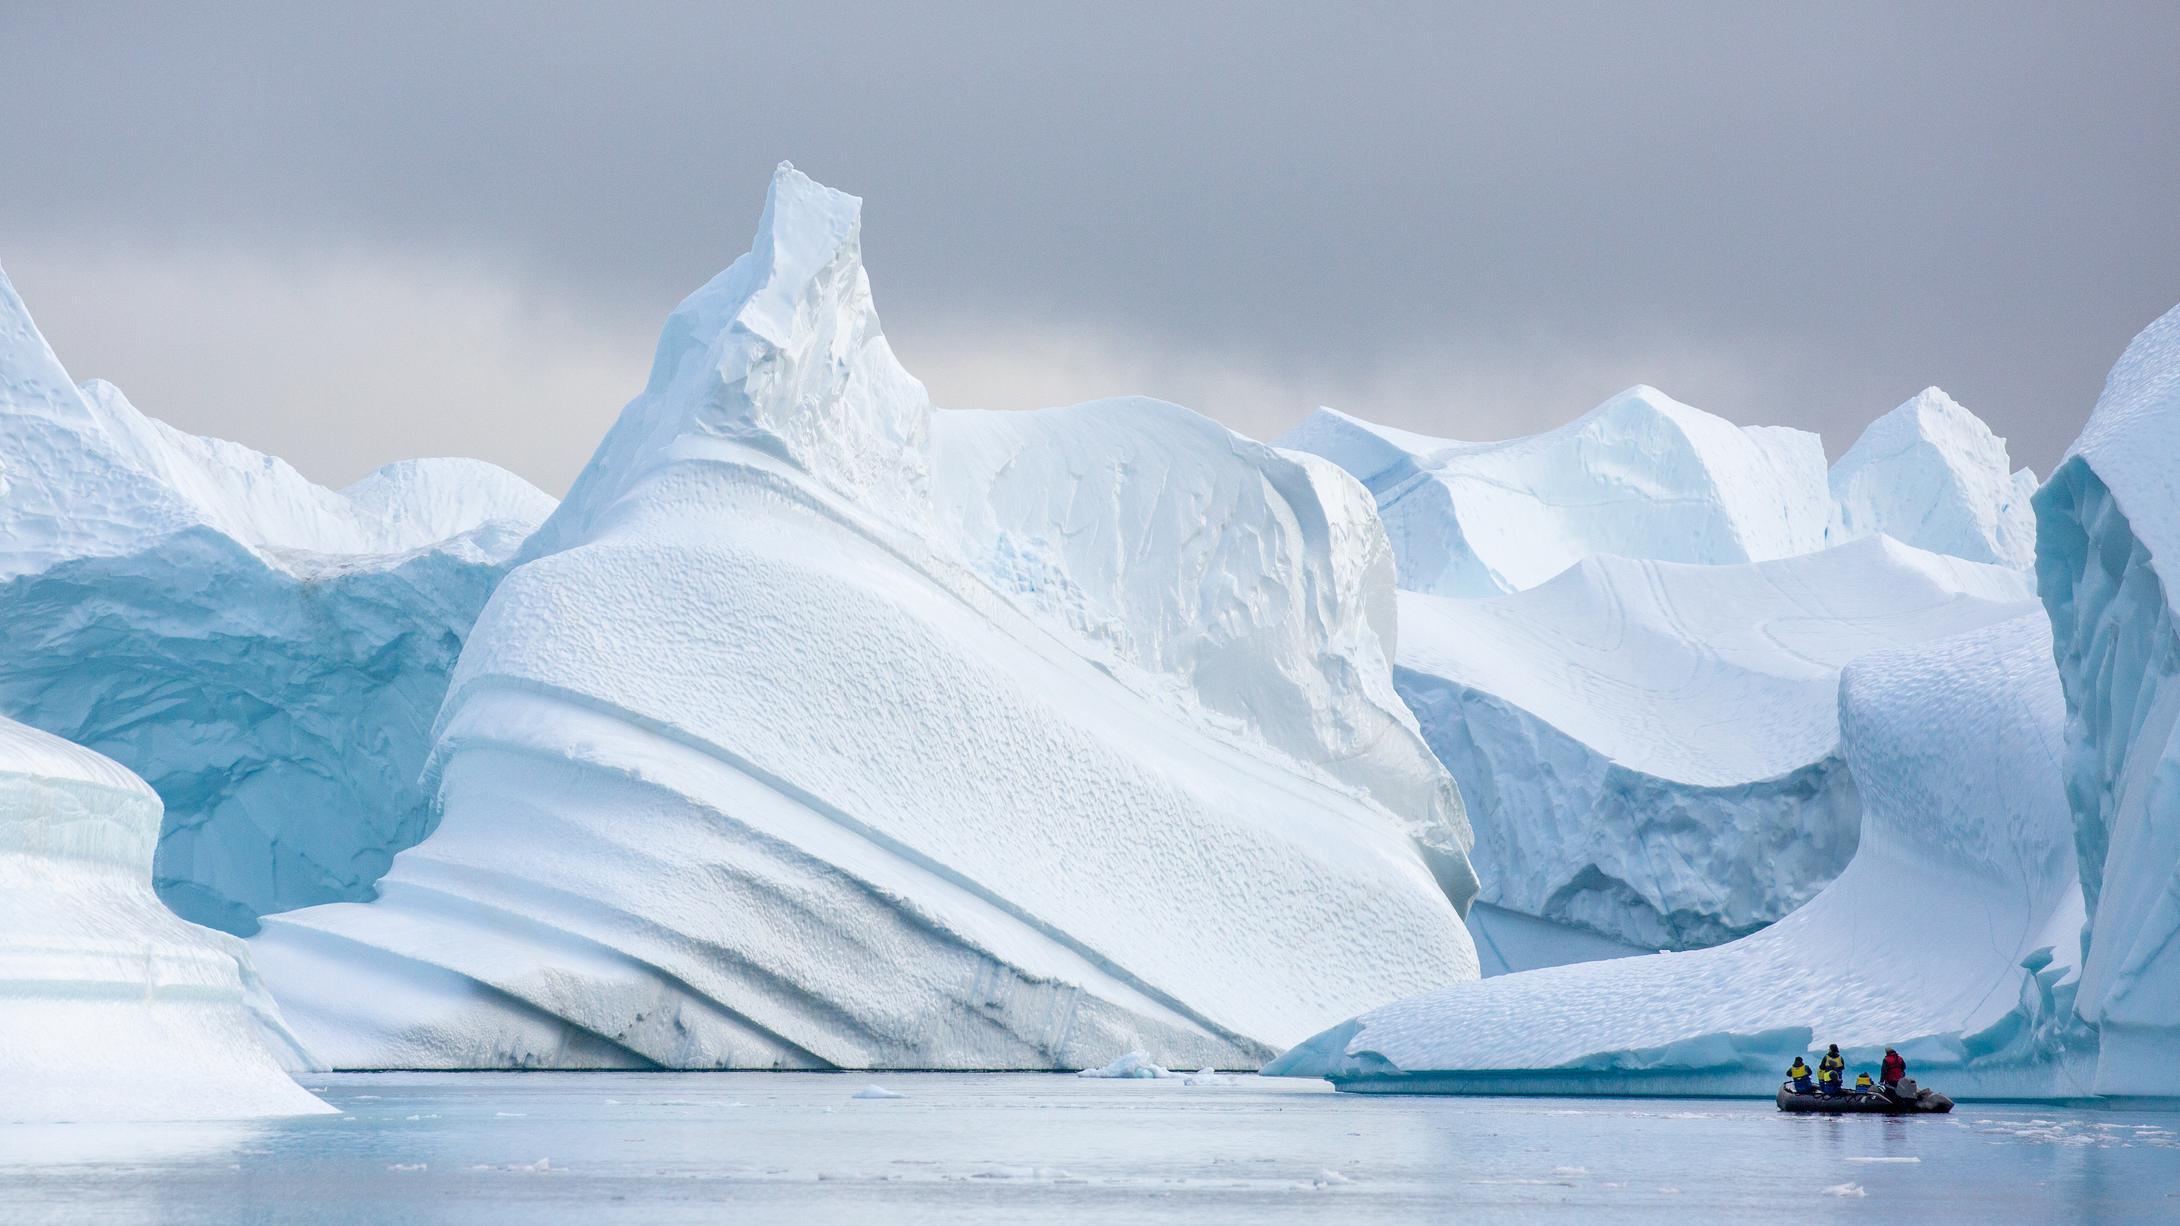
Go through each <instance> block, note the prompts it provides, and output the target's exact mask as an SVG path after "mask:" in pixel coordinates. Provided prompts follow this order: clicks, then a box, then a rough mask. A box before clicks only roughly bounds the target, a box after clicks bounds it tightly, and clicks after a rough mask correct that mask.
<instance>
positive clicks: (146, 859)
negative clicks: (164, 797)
mask: <svg viewBox="0 0 2180 1226" xmlns="http://www.w3.org/2000/svg"><path fill="white" fill-rule="evenodd" d="M159 822H160V807H159V798H158V796H157V795H156V794H154V793H153V792H152V790H151V788H150V787H148V786H146V785H145V783H144V782H143V781H142V780H140V779H138V778H137V777H136V776H134V775H132V774H130V773H129V772H128V771H127V770H125V769H123V768H122V767H121V766H119V765H118V764H116V763H114V762H113V761H111V760H109V759H107V758H103V757H101V756H99V755H98V754H95V753H92V752H91V751H89V750H87V749H84V748H82V747H81V746H77V745H71V744H69V743H68V742H66V741H63V740H61V739H59V738H58V737H53V736H48V735H46V734H45V733H42V732H39V731H37V730H36V729H33V728H28V727H25V726H23V725H21V724H18V723H15V722H13V721H11V720H0V996H4V997H5V999H6V1002H7V1003H6V1006H5V1007H4V1008H0V1051H4V1052H5V1053H6V1059H5V1060H0V1122H24V1121H29V1122H45V1121H55V1120H87V1121H114V1120H123V1121H135V1120H199V1119H251V1118H257V1117H263V1116H282V1115H308V1114H314V1113H320V1112H327V1111H330V1110H331V1108H329V1107H327V1106H325V1105H324V1104H323V1103H320V1102H319V1101H318V1100H317V1099H315V1098H313V1097H312V1096H311V1095H310V1094H308V1093H306V1092H305V1091H304V1090H303V1089H302V1087H300V1086H298V1085H296V1084H295V1082H294V1081H292V1080H291V1079H290V1078H289V1077H288V1075H287V1074H286V1073H285V1072H283V1071H282V1060H283V1059H284V1060H286V1061H288V1062H290V1063H293V1062H296V1061H298V1060H299V1059H300V1052H299V1050H298V1049H296V1048H295V1047H294V1046H293V1042H292V1039H291V1038H287V1037H286V1032H285V1030H284V1028H283V1027H282V1025H281V1022H280V1019H279V1016H278V1013H277V1012H276V1011H275V1010H274V1009H273V1008H272V1006H271V1003H270V1001H269V999H268V998H267V997H266V996H265V994H264V992H263V990H262V988H261V987H260V986H259V985H258V983H257V980H256V978H255V976H254V975H253V974H252V972H251V970H250V962H249V954H248V950H247V949H246V948H245V947H244V946H243V944H242V942H241V941H239V940H237V939H236V938H234V937H231V936H228V935H226V934H225V933H219V932H213V931H210V930H208V929H204V928H199V927H197V926H196V925H194V924H190V923H187V922H185V921H183V920H181V919H178V918H176V917H175V916H174V914H173V913H172V912H170V911H168V910H167V909H166V908H165V907H164V906H161V905H160V903H159V900H158V899H157V898H156V897H154V896H153V894H152V892H151V860H152V849H153V844H154V842H155V841H156V840H157V838H158V835H159ZM268 1038H270V1039H272V1040H273V1041H274V1042H277V1043H279V1047H278V1048H277V1049H275V1048H274V1047H272V1046H268V1042H267V1040H268Z"/></svg>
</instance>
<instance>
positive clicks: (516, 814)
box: [253, 166, 1476, 1068]
mask: <svg viewBox="0 0 2180 1226" xmlns="http://www.w3.org/2000/svg"><path fill="white" fill-rule="evenodd" d="M1391 557H1392V554H1391V546H1390V544H1389V542H1388V541H1387V540H1386V538H1385V536H1384V534H1383V531H1382V529H1381V528H1379V526H1378V525H1377V522H1376V520H1375V517H1374V516H1373V515H1372V514H1371V513H1370V500H1369V498H1368V496H1367V494H1365V492H1364V491H1362V490H1361V489H1360V488H1359V487H1357V486H1356V485H1355V484H1354V482H1353V481H1352V480H1351V479H1349V478H1348V477H1346V476H1345V475H1344V474H1342V473H1340V472H1338V471H1337V470H1335V469H1334V468H1333V467H1332V466H1330V465H1327V464H1323V463H1320V462H1316V461H1312V460H1309V459H1307V458H1303V457H1296V456H1292V455H1289V454H1285V453H1282V452H1280V451H1277V450H1275V449H1273V448H1270V447H1266V446H1263V445H1260V444H1256V443H1252V442H1250V441H1248V440H1245V439H1242V438H1240V437H1238V436H1235V435H1233V434H1231V433H1229V432H1227V431H1225V430H1223V429H1220V428H1218V427H1217V426H1214V425H1212V424H1211V423H1209V422H1207V421H1205V420H1204V419H1202V418H1200V417H1198V416H1196V415H1194V414H1192V413H1189V412H1187V411H1186V410H1183V409H1179V408H1176V407H1174V406H1172V405H1166V404H1162V403H1158V402H1154V401H1147V400H1118V401H1105V402H1098V403H1094V404H1088V405H1082V406H1077V407H1075V408H1070V409H1054V410H1047V411H1043V412H1037V413H1023V414H991V413H963V412H946V411H941V410H938V409H935V408H934V407H933V406H932V405H931V404H930V402H929V400H928V398H927V397H926V395H925V393H924V389H923V388H922V387H921V385H919V384H918V383H917V382H916V381H915V380H914V379H912V378H910V377H909V376H908V375H907V373H906V372H904V371H903V370H902V369H901V367H900V365H899V364H898V363H897V362H896V360H895V359H894V356H893V354H892V351H891V349H890V347H889V346H888V345H887V343H886V340H885V337H884V335H883V334H882V332H881V330H880V328H879V324H878V319H877V315H876V313H875V311H874V310H873V308H872V304H871V298H870V286H869V282H868V280H867V278H866V276H865V273H864V270H863V265H862V259H861V221H860V202H859V201H857V200H856V199H854V198H853V197H850V196H845V195H842V194H840V193H837V192H833V191H830V190H828V189H826V188H824V187H822V186H819V185H818V184H816V183H814V182H812V181H811V180H809V179H808V178H806V177H805V176H803V175H801V174H799V173H797V172H795V171H794V170H793V169H792V168H789V167H784V166H783V167H782V168H781V170H780V172H779V174H778V175H777V176H776V177H775V178H774V180H773V183H772V188H771V192H770V194H769V196H768V198H767V202H766V205H765V210H764V214H763V218H762V220H761V221H760V223H759V226H758V232H757V237H756V241H755V243H754V244H753V247H752V249H751V251H750V252H749V254H747V255H745V256H743V257H742V258H741V259H739V260H737V261H736V262H735V263H734V265H733V266H732V267H730V268H729V269H727V270H726V271H725V272H724V273H722V274H720V275H719V276H718V277H717V278H715V279H714V280H713V281H712V282H711V283H709V284H708V285H706V286H704V287H703V288H702V289H700V290H698V291H697V292H696V293H694V294H692V295H691V296H690V297H689V298H688V299H687V300H686V301H685V302H684V303H683V304H682V305H681V307H680V308H679V309H677V310H676V311H675V312H674V314H673V316H672V317H671V318H670V319H669V321H668V322H667V325H666V327H665V330H664V332H663V334H662V336H661V339H660V343H659V348H658V353H657V357H656V360H655V361H654V363H653V368H652V372H651V376H650V380H649V383H648V385H647V387H646V388H645V390H644V392H643V393H642V394H641V395H640V396H638V397H637V398H636V399H635V400H634V401H633V402H631V403H630V404H629V405H628V407H627V408H626V409H625V410H623V412H622V414H621V417H620V419H619V420H618V422H617V423H616V424H615V425H614V427H613V429H612V430H611V432H610V433H609V434H608V435H607V437H606V439H605V440H604V442H603V443H602V444H601V445H600V447H599V449H598V451H597V453H596V455H595V456H594V457H593V459H592V462H591V463H590V465H589V466H588V467H587V468H586V469H585V471H584V472H583V474H582V475H581V477H579V478H578V480H577V482H576V483H575V486H574V488H573V489H572V490H571V491H570V492H569V495H568V498H567V500H566V502H565V503H564V504H563V505H562V507H561V508H560V509H559V511H558V512H557V513H556V514H555V515H554V516H553V517H552V519H551V520H550V521H549V522H548V523H547V524H546V525H545V526H544V527H543V528H542V529H541V530H540V532H539V533H538V534H537V536H536V537H534V538H533V539H532V541H531V542H530V544H529V545H528V546H527V547H526V548H525V550H524V553H523V562H522V564H521V565H520V566H519V567H518V568H517V569H515V570H514V571H513V572H512V573H511V574H510V575H508V577H507V578H506V580H505V581H504V582H503V583H502V584H501V585H500V586H499V588H498V589H497V591H496V592H495V593H494V595H493V597H492V599H491V602H490V604H489V605H488V607H487V608H486V610H485V612H484V614H483V616H482V617H481V618H480V619H479V621H478V623H477V626H476V629H475V631H474V633H473V634H472V635H471V636H470V638H469V641H468V643H467V645H466V647H465V648H464V650H463V652H462V656H461V661H460V664H459V666H458V667H457V669H456V673H455V677H454V680H453V683H452V686H451V688H450V690H449V692H448V696H447V700H446V704H445V706H444V709H443V710H442V711H441V713H440V716H439V719H438V728H437V739H436V743H435V745H434V748H433V750H432V752H431V756H430V760H429V763H428V767H427V779H428V780H429V783H430V785H431V786H432V787H433V788H434V789H435V790H436V795H437V804H438V807H439V809H440V812H441V818H440V821H439V824H438V828H437V830H436V831H435V832H434V833H433V834H432V835H431V836H430V837H429V838H428V839H426V840H425V841H424V842H423V843H421V844H419V845H418V846H416V847H414V848H412V849H410V850H409V851H407V852H404V853H403V854H402V855H400V856H399V857H398V858H397V860H396V861H395V864H394V867H393V869H392V871H391V872H390V873H389V874H388V875H387V877H386V878H385V880H384V882H383V883H382V886H381V896H380V897H379V899H378V900H377V901H375V902H370V903H339V904H332V905H327V906H321V907H315V908H311V909H308V910H304V911H299V912H294V913H291V914H288V915H283V916H279V917H275V918H274V919H272V920H270V921H268V923H267V925H266V927H265V930H264V932H263V933H262V934H261V935H259V936H258V937H257V938H256V939H255V940H254V942H253V946H254V952H255V954H256V956H257V959H258V961H259V965H260V966H261V967H262V968H263V970H264V973H265V976H266V979H267V982H268V983H269V984H270V985H271V987H272V989H273V991H274V993H275V995H276V996H277V997H278V998H279V999H280V1001H281V1003H282V1006H283V1009H284V1011H285V1012H286V1014H287V1016H288V1018H289V1020H290V1021H291V1023H293V1024H294V1025H295V1026H296V1027H297V1032H298V1033H299V1034H300V1035H301V1036H302V1038H303V1039H304V1040H305V1042H306V1043H307V1044H308V1046H309V1047H310V1049H311V1050H312V1051H313V1053H315V1054H316V1055H317V1056H318V1057H319V1058H321V1059H324V1060H327V1061H329V1062H331V1063H333V1064H336V1065H341V1066H362V1067H376V1066H387V1065H399V1066H411V1067H413V1066H426V1067H448V1066H476V1065H513V1066H562V1067H638V1068H642V1067H658V1066H672V1067H789V1068H826V1067H951V1068H1081V1067H1090V1066H1095V1065H1100V1064H1103V1063H1105V1062H1106V1061H1107V1060H1108V1059H1110V1058H1111V1056H1112V1055H1113V1054H1114V1053H1115V1052H1121V1051H1129V1050H1132V1049H1142V1050H1145V1051H1148V1052H1150V1053H1152V1054H1153V1055H1154V1056H1156V1057H1157V1058H1158V1059H1159V1060H1160V1061H1161V1062H1162V1063H1166V1064H1172V1065H1181V1064H1186V1065H1187V1066H1188V1067H1202V1066H1206V1065H1221V1066H1232V1065H1235V1064H1246V1063H1251V1062H1255V1061H1259V1060H1261V1059H1262V1058H1264V1057H1266V1056H1268V1055H1270V1054H1271V1053H1272V1052H1273V1051H1274V1050H1276V1049H1277V1048H1278V1047H1279V1046H1282V1045H1284V1044H1286V1043H1289V1042H1292V1041H1294V1040H1295V1039H1298V1038H1300V1037H1302V1036H1303V1035H1306V1034H1307V1033H1309V1032H1310V1031H1312V1030H1313V1029H1316V1028H1320V1027H1322V1026H1323V1025H1326V1024H1329V1023H1330V1022H1332V1021H1334V1020H1337V1019H1338V1018H1340V1017H1343V1016H1346V1015H1348V1014H1350V1013H1352V1012H1354V1011H1355V1010H1356V1009H1357V1008H1360V1007H1364V1006H1366V1005H1368V1004H1371V1003H1377V1002H1384V1001H1388V1000H1391V999H1394V998H1396V997H1398V996H1402V995H1405V994H1410V993H1413V992H1416V991H1422V990H1426V989H1429V988H1432V987H1438V986H1442V985H1445V984H1448V983H1453V982H1458V981H1461V980H1465V979H1471V978H1473V977H1474V976H1475V974H1476V963H1475V955H1474V952H1473V949H1472V947H1471V945H1470V943H1469V940H1468V937H1467V934H1466V932H1465V931H1464V929H1463V928H1462V924H1461V915H1460V912H1461V909H1462V908H1463V907H1465V906H1466V904H1467V903H1468V901H1469V899H1470V898H1471V896H1472V895H1473V894H1474V891H1475V889H1476V882H1475V878H1474V875H1473V873H1472V872H1471V871H1470V869H1469V866H1468V862H1467V859H1466V854H1465V853H1466V850H1467V846H1468V843H1469V837H1470V836H1469V832H1468V828H1467V823H1466V820H1465V817H1464V814H1463V812H1462V808H1461V803H1460V798H1459V795H1458V793H1457V792H1456V791H1455V789H1454V787H1453V786H1452V784H1451V782H1450V781H1449V780H1448V779H1447V777H1446V775H1445V773H1444V771H1443V770H1442V769H1441V768H1440V767H1439V766H1438V764H1437V762H1436V761H1435V760H1434V758H1433V757H1432V756H1431V754H1430V751H1429V749H1428V748H1427V746H1426V745H1425V744H1424V742H1423V740H1422V737H1421V735H1420V733H1419V731H1418V730H1417V728H1416V726H1415V723H1414V721H1413V719H1412V718H1411V717H1410V716H1409V714H1408V712H1407V711H1406V709H1405V708H1404V707H1403V706H1402V704H1401V703H1400V701H1399V698H1398V696H1397V694H1396V693H1395V692H1394V691H1393V689H1392V685H1391V680H1390V668H1389V657H1390V655H1391V652H1392V648H1393V642H1392V627H1393V622H1394V618H1395V607H1394V593H1393V588H1392V579H1393V568H1392V564H1391Z"/></svg>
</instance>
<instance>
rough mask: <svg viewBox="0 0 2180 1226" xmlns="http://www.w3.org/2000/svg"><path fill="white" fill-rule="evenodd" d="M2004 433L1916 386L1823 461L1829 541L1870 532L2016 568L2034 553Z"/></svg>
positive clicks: (2023, 476)
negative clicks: (1833, 458)
mask: <svg viewBox="0 0 2180 1226" xmlns="http://www.w3.org/2000/svg"><path fill="white" fill-rule="evenodd" d="M2035 485H2036V478H2035V475H2034V474H2032V473H2030V472H2029V471H2028V470H2026V469H2023V470H2021V471H2019V472H2015V471H2013V469H2012V465H2011V463H2010V461H2009V460H2008V459H2007V456H2006V440H2005V439H2002V438H2000V437H1998V436H1997V435H1996V434H1993V433H1991V428H1990V427H1989V426H1986V425H1984V424H1983V421H1982V420H1981V419H1980V418H1978V417H1977V416H1976V415H1975V414H1974V413H1971V412H1969V411H1968V410H1967V409H1965V408H1963V407H1962V406H1961V404H1960V402H1958V401H1956V400H1954V399H1953V398H1952V397H1951V396H1948V395H1946V394H1945V392H1944V391H1943V390H1941V389H1939V388H1936V387H1926V388H1924V389H1923V390H1922V391H1920V392H1917V393H1916V394H1915V395H1913V396H1910V397H1909V398H1908V399H1906V400H1904V401H1902V402H1901V403H1900V405H1899V407H1897V408H1895V409H1893V410H1892V411H1891V412H1889V413H1887V414H1885V415H1884V416H1883V417H1880V418H1878V419H1877V420H1876V421H1874V422H1871V423H1870V426H1869V428H1868V429H1866V430H1864V431H1863V432H1862V437H1860V438H1858V439H1856V440H1855V444H1854V446H1852V447H1850V448H1848V449H1847V453H1846V454H1845V455H1842V456H1841V457H1840V458H1839V463H1837V464H1835V465H1833V466H1832V473H1831V487H1832V497H1833V500H1834V502H1835V510H1834V513H1833V525H1832V529H1831V531H1830V533H1829V535H1830V536H1831V538H1832V539H1833V540H1835V541H1840V540H1847V539H1851V538H1853V537H1856V536H1862V535H1866V534H1869V533H1873V532H1882V533H1887V534H1889V535H1892V536H1896V537H1898V538H1900V539H1901V540H1903V541H1906V542H1907V543H1909V544H1911V545H1916V546H1919V547H1921V548H1924V549H1929V550H1932V551H1935V552H1938V553H1946V554H1952V555H1953V556H1955V557H1961V558H1967V559H1969V560H1970V561H1974V562H1994V563H1997V564H1999V565H2003V566H2013V567H2026V566H2027V565H2029V563H2030V561H2031V560H2032V558H2033V555H2034V552H2035V539H2036V532H2035V523H2034V517H2033V515H2032V514H2031V512H2030V510H2029V503H2028V495H2029V493H2030V492H2031V491H2032V490H2033V489H2034V488H2035Z"/></svg>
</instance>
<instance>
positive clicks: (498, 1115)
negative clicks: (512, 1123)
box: [492, 1111, 528, 1120]
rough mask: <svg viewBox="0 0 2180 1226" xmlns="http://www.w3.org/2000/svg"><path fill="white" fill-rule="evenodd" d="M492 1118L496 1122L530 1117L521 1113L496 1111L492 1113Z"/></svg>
mask: <svg viewBox="0 0 2180 1226" xmlns="http://www.w3.org/2000/svg"><path fill="white" fill-rule="evenodd" d="M492 1118H493V1119H496V1120H519V1119H526V1118H528V1116H527V1114H526V1113H525V1112H521V1111H495V1112H493V1113H492Z"/></svg>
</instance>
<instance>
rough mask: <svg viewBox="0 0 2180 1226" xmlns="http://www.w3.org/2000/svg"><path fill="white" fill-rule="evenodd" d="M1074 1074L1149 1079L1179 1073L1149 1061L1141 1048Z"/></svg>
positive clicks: (1148, 1055)
mask: <svg viewBox="0 0 2180 1226" xmlns="http://www.w3.org/2000/svg"><path fill="white" fill-rule="evenodd" d="M1075 1075H1076V1076H1077V1077H1111V1078H1120V1079H1131V1078H1145V1079H1149V1078H1158V1077H1179V1076H1180V1074H1179V1073H1176V1072H1173V1071H1172V1070H1170V1069H1167V1068H1165V1067H1164V1066H1162V1065H1158V1064H1153V1063H1151V1057H1150V1053H1149V1052H1145V1051H1141V1050H1137V1051H1131V1052H1129V1053H1127V1054H1126V1055H1122V1056H1116V1057H1114V1058H1113V1062H1112V1063H1111V1064H1108V1065H1106V1066H1104V1067H1103V1068H1086V1069H1084V1070H1082V1071H1081V1072H1079V1073H1076V1074H1075Z"/></svg>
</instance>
